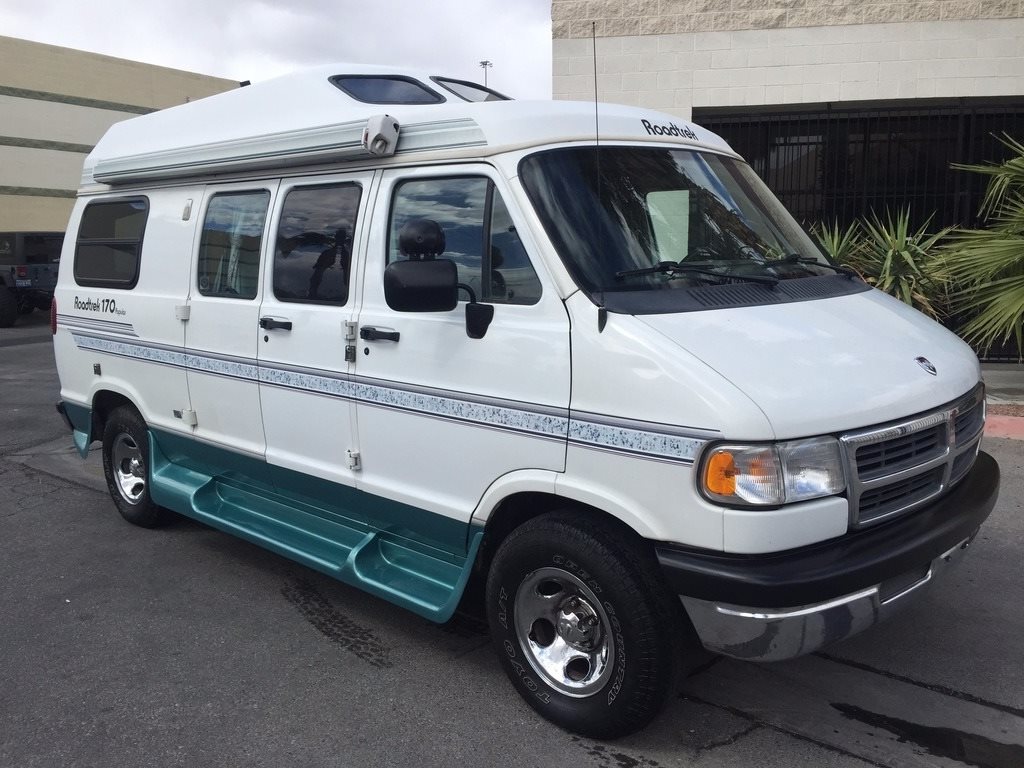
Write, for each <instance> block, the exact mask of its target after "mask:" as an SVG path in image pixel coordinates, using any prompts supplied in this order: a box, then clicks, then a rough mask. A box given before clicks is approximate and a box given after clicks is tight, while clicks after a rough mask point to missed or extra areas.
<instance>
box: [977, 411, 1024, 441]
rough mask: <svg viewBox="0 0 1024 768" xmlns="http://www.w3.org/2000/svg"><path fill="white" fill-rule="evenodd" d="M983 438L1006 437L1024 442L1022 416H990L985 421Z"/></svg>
mask: <svg viewBox="0 0 1024 768" xmlns="http://www.w3.org/2000/svg"><path fill="white" fill-rule="evenodd" d="M985 437H1008V438H1010V439H1012V440H1024V416H995V415H990V416H989V417H988V418H987V419H986V420H985Z"/></svg>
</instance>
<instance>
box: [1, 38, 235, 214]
mask: <svg viewBox="0 0 1024 768" xmlns="http://www.w3.org/2000/svg"><path fill="white" fill-rule="evenodd" d="M238 85H239V84H238V83H237V82H235V81H233V80H224V79H221V78H215V77H208V76H206V75H200V74H195V73H192V72H183V71H179V70H175V69H168V68H165V67H156V66H152V65H149V64H141V63H139V62H134V61H127V60H124V59H116V58H112V57H110V56H101V55H99V54H94V53H87V52H84V51H77V50H72V49H69V48H60V47H57V46H52V45H43V44H41V43H34V42H29V41H27V40H19V39H15V38H10V37H0V231H5V232H7V231H63V230H64V227H65V226H66V224H67V220H68V215H69V214H70V212H71V206H72V203H73V202H74V197H75V191H76V190H77V189H78V186H79V180H80V178H81V172H82V161H83V160H84V159H85V156H86V155H87V154H88V153H89V152H90V151H91V150H92V147H93V145H94V144H95V143H96V141H97V140H98V139H99V138H100V136H102V135H103V133H104V132H105V131H106V130H107V128H109V127H110V126H111V125H112V124H114V123H116V122H118V121H120V120H125V119H127V118H130V117H134V116H136V115H140V114H145V113H147V112H153V111H155V110H158V109H163V108H166V107H170V106H174V105H176V104H182V103H184V102H186V101H190V100H194V99H199V98H203V97H204V96H210V95H212V94H215V93H220V92H222V91H226V90H229V89H231V88H237V87H238Z"/></svg>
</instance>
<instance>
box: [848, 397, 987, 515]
mask: <svg viewBox="0 0 1024 768" xmlns="http://www.w3.org/2000/svg"><path fill="white" fill-rule="evenodd" d="M984 427H985V392H984V388H983V387H982V385H980V384H979V385H978V386H977V387H976V388H975V389H974V390H972V391H971V392H970V393H969V394H968V395H966V396H964V397H962V398H960V399H959V400H957V401H955V402H953V403H950V404H949V405H947V406H945V407H943V408H938V409H936V410H934V411H929V412H927V413H923V414H921V415H919V416H916V417H914V418H912V419H908V420H906V421H901V422H894V423H891V424H883V425H879V426H877V427H873V428H871V429H865V430H859V431H857V432H851V433H848V434H845V435H842V436H841V437H840V443H841V444H842V445H843V448H844V451H845V455H846V462H847V472H848V478H849V483H848V493H849V498H850V524H851V527H853V528H859V527H863V526H866V525H871V524H873V523H877V522H881V521H882V520H887V519H889V518H891V517H894V516H896V515H900V514H906V513H908V512H911V511H913V510H914V509H917V508H919V507H921V506H922V505H923V504H926V503H927V502H928V501H930V500H932V499H935V498H937V497H939V496H941V495H942V494H943V493H945V492H946V491H947V490H949V488H951V487H952V486H953V485H954V484H955V483H956V482H957V481H959V480H961V479H962V478H963V477H964V476H965V475H966V474H967V472H968V471H969V470H970V468H971V466H972V465H973V464H974V459H975V457H976V456H977V454H978V448H979V445H980V442H981V434H982V432H983V431H984Z"/></svg>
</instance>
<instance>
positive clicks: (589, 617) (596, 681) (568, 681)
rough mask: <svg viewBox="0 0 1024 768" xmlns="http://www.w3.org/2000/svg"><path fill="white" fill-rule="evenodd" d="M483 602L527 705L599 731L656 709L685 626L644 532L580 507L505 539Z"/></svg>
mask: <svg viewBox="0 0 1024 768" xmlns="http://www.w3.org/2000/svg"><path fill="white" fill-rule="evenodd" d="M487 613H488V622H489V624H490V630H491V637H492V639H493V641H494V645H495V650H496V651H497V653H498V656H499V658H500V659H501V663H502V665H503V667H504V668H505V672H506V673H507V674H508V676H509V678H510V679H511V680H512V683H513V685H514V686H515V687H516V688H517V689H518V691H519V693H520V694H521V695H522V696H523V697H524V698H525V699H526V701H527V702H528V703H529V704H530V706H531V707H533V708H534V709H535V710H537V712H539V713H540V714H541V715H543V716H544V717H546V718H547V719H549V720H551V721H553V722H555V723H557V724H558V725H560V726H562V727H564V728H567V729H568V730H571V731H575V732H577V733H581V734H583V735H586V736H591V737H597V738H614V737H617V736H624V735H626V734H628V733H632V732H634V731H636V730H639V729H640V728H642V727H643V726H645V725H646V724H647V723H648V722H650V721H651V720H652V719H653V718H654V716H655V715H657V713H658V712H659V711H660V710H661V708H662V706H663V705H664V703H665V701H666V700H667V699H668V698H669V696H670V695H671V694H672V693H673V692H674V691H675V688H676V683H677V681H678V679H679V676H680V673H681V671H682V667H683V662H684V658H683V654H684V651H685V649H686V647H687V642H688V641H689V638H690V637H691V634H690V632H691V630H689V625H688V623H687V620H686V617H685V615H684V614H683V610H682V606H681V605H680V604H679V601H678V599H677V598H676V597H675V596H674V595H671V594H670V593H669V591H668V589H667V588H666V587H665V585H664V583H663V581H662V579H661V574H660V572H659V571H658V566H657V563H656V562H655V560H654V557H653V554H652V553H650V552H649V551H648V550H647V549H645V548H644V547H643V543H642V542H641V541H640V540H639V539H638V538H636V537H634V536H632V535H631V534H630V533H629V532H628V531H625V530H620V529H618V528H617V527H614V526H613V525H610V524H607V523H605V522H603V521H599V520H594V519H592V516H591V515H585V514H583V513H577V512H557V513H552V514H550V515H544V516H542V517H539V518H535V519H533V520H530V521H529V522H527V523H524V524H523V525H522V526H521V527H520V528H518V529H516V530H515V531H513V532H512V533H511V534H510V535H509V537H508V538H507V539H505V541H504V542H502V544H501V546H500V547H499V549H498V552H497V553H496V555H495V558H494V562H493V564H492V566H491V571H490V575H489V577H488V581H487Z"/></svg>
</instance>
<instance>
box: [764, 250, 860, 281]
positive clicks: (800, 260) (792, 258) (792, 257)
mask: <svg viewBox="0 0 1024 768" xmlns="http://www.w3.org/2000/svg"><path fill="white" fill-rule="evenodd" d="M779 264H808V265H811V266H815V267H824V268H825V269H831V270H832V271H833V272H838V273H839V274H840V275H846V276H847V277H849V278H854V277H856V278H859V277H860V275H859V274H857V272H855V271H854V270H852V269H850V268H849V267H840V266H839V265H838V264H832V263H830V262H827V261H818V260H817V259H815V258H812V257H810V256H801V255H800V254H799V253H791V254H789V255H788V256H786V257H785V258H782V259H776V260H775V261H767V262H765V263H763V264H762V265H761V266H763V267H765V268H767V267H774V266H778V265H779Z"/></svg>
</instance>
